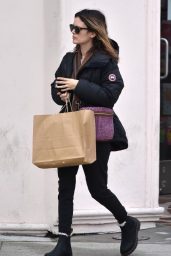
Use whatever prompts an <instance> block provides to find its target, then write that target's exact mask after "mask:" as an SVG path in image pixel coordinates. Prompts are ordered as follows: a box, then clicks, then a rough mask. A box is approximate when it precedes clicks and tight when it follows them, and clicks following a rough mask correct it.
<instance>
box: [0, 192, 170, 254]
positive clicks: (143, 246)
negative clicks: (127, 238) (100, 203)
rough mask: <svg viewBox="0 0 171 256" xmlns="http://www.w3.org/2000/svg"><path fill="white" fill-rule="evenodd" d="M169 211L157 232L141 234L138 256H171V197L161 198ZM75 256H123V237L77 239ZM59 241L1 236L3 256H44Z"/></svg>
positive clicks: (0, 246)
mask: <svg viewBox="0 0 171 256" xmlns="http://www.w3.org/2000/svg"><path fill="white" fill-rule="evenodd" d="M159 203H160V206H162V207H164V208H165V212H164V214H163V216H161V218H160V221H159V222H158V223H156V228H152V229H145V230H141V231H140V232H139V244H138V247H137V249H136V251H135V252H134V253H133V254H132V255H134V256H144V255H151V256H159V255H160V256H171V195H166V196H160V200H159ZM71 241H72V248H73V256H119V255H120V253H119V247H120V234H119V233H115V234H96V235H93V234H89V235H75V236H73V237H72V238H71ZM56 242H57V238H53V239H52V238H50V237H38V236H34V237H33V236H15V235H6V236H5V235H0V256H43V255H44V254H45V253H46V252H49V251H50V250H52V249H53V248H54V246H55V245H56Z"/></svg>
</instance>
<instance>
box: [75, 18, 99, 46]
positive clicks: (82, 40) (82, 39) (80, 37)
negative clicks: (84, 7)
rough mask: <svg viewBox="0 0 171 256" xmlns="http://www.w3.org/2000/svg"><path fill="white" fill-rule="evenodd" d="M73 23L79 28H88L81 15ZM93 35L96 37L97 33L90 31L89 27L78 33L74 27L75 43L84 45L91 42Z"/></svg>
mask: <svg viewBox="0 0 171 256" xmlns="http://www.w3.org/2000/svg"><path fill="white" fill-rule="evenodd" d="M73 25H74V26H77V27H79V28H87V26H86V25H85V23H84V22H83V21H82V20H81V19H80V18H79V17H76V18H74V23H73ZM93 37H95V33H94V32H90V31H88V30H87V29H81V30H80V32H79V33H78V34H77V33H76V32H75V30H74V29H73V30H72V40H73V44H79V45H83V44H87V43H90V42H92V41H93Z"/></svg>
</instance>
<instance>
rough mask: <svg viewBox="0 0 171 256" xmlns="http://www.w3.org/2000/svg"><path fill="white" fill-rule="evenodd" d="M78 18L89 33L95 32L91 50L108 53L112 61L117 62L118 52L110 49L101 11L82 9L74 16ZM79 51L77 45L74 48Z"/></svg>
mask: <svg viewBox="0 0 171 256" xmlns="http://www.w3.org/2000/svg"><path fill="white" fill-rule="evenodd" d="M76 17H79V18H80V19H81V20H82V21H83V22H84V23H85V25H86V26H87V28H88V30H89V31H92V32H95V34H96V36H95V37H94V38H93V49H94V50H102V51H105V52H106V53H108V54H109V55H110V56H111V57H112V58H113V59H115V60H116V61H117V62H118V58H119V57H118V52H117V51H116V50H115V49H114V48H113V47H112V44H111V41H110V39H109V37H108V31H107V24H106V18H105V16H104V14H103V13H102V12H101V11H98V10H92V9H84V10H81V11H79V12H77V13H76V14H75V18H76ZM75 49H76V50H78V49H79V45H77V46H76V48H75Z"/></svg>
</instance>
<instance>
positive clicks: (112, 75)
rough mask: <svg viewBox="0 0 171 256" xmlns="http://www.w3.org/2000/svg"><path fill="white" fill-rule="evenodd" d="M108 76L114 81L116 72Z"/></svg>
mask: <svg viewBox="0 0 171 256" xmlns="http://www.w3.org/2000/svg"><path fill="white" fill-rule="evenodd" d="M108 78H109V81H111V82H114V81H115V80H116V76H115V74H110V75H109V77H108Z"/></svg>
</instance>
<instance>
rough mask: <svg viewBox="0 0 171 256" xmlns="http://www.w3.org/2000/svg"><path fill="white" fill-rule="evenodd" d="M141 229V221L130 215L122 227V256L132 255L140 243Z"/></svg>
mask: <svg viewBox="0 0 171 256" xmlns="http://www.w3.org/2000/svg"><path fill="white" fill-rule="evenodd" d="M139 230H140V222H139V220H137V219H136V218H134V217H131V216H128V217H127V219H126V223H125V225H124V226H123V227H121V232H122V233H121V238H122V240H121V247H120V253H121V255H122V256H128V255H130V254H131V253H132V252H133V251H134V250H135V249H136V247H137V244H138V231H139Z"/></svg>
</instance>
